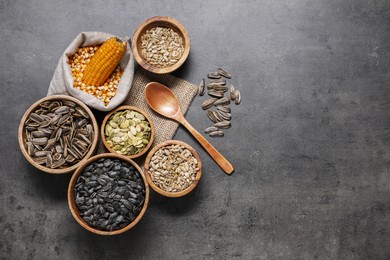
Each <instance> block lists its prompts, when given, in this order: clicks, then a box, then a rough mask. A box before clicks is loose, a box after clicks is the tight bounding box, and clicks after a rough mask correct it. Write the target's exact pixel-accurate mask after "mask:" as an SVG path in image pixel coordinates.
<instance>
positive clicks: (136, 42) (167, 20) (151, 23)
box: [132, 16, 191, 74]
mask: <svg viewBox="0 0 390 260" xmlns="http://www.w3.org/2000/svg"><path fill="white" fill-rule="evenodd" d="M157 26H159V27H168V28H171V29H172V30H174V31H175V32H176V33H177V34H179V36H180V37H181V38H183V45H184V52H183V55H182V56H181V58H180V59H179V60H178V62H176V63H175V64H173V65H172V66H169V67H164V68H158V67H155V66H153V65H151V64H149V63H148V62H147V61H146V60H145V59H144V57H143V56H142V51H141V37H142V35H144V34H145V32H146V31H147V30H150V29H151V28H153V27H157ZM190 45H191V44H190V37H189V36H188V32H187V30H186V29H185V28H184V26H183V25H182V24H181V23H180V22H179V21H177V20H175V19H173V18H171V17H168V16H155V17H152V18H149V19H147V20H146V21H144V22H143V23H142V24H141V25H140V26H138V28H137V30H136V31H135V32H134V35H133V40H132V49H133V54H134V57H135V60H136V61H137V62H138V63H139V65H141V66H142V67H143V68H144V69H146V70H148V71H150V72H153V73H156V74H166V73H171V72H173V71H175V70H176V69H178V68H179V67H180V66H181V65H182V64H183V63H184V62H185V60H186V59H187V57H188V54H189V53H190Z"/></svg>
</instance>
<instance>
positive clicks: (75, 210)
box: [68, 153, 149, 235]
mask: <svg viewBox="0 0 390 260" xmlns="http://www.w3.org/2000/svg"><path fill="white" fill-rule="evenodd" d="M101 158H111V159H120V160H122V161H125V162H128V163H130V164H131V165H133V166H134V167H135V168H136V169H137V171H138V172H139V173H140V175H141V177H142V180H143V182H144V185H145V201H144V205H143V206H142V209H141V211H140V213H139V214H138V216H137V217H136V218H135V219H134V221H133V222H131V223H130V224H129V225H127V226H126V227H123V228H121V229H117V230H114V231H104V230H100V229H97V228H94V227H91V226H90V225H88V223H87V222H85V220H84V219H83V218H82V217H81V216H80V211H79V208H78V207H77V204H76V199H75V194H74V188H75V185H76V182H77V179H78V178H79V176H80V174H81V173H83V171H84V168H85V167H87V166H88V165H90V164H91V163H93V162H94V161H97V160H99V159H101ZM68 205H69V209H70V212H71V213H72V215H73V217H74V218H75V219H76V221H77V222H78V223H79V224H80V225H81V226H82V227H83V228H85V229H86V230H88V231H90V232H92V233H95V234H98V235H117V234H120V233H123V232H125V231H128V230H130V229H131V228H133V227H134V226H135V225H137V223H138V222H139V221H140V220H141V218H142V217H143V215H144V214H145V212H146V209H147V208H148V205H149V185H148V182H147V181H146V179H145V175H144V173H143V172H142V170H141V168H140V167H139V166H138V164H136V163H135V162H134V161H133V160H131V159H129V158H127V157H126V156H123V155H120V154H113V153H103V154H99V155H95V156H93V157H91V158H90V159H88V160H87V161H85V162H84V163H83V164H82V165H80V167H79V168H78V169H77V170H76V172H75V173H74V174H73V176H72V178H71V180H70V182H69V186H68Z"/></svg>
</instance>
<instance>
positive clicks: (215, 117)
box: [199, 68, 241, 137]
mask: <svg viewBox="0 0 390 260" xmlns="http://www.w3.org/2000/svg"><path fill="white" fill-rule="evenodd" d="M207 77H208V78H209V79H210V80H209V82H208V83H207V84H206V83H205V81H204V80H202V82H201V84H203V85H202V86H200V87H202V90H203V89H205V88H206V87H207V90H208V91H207V93H208V95H209V96H212V97H213V98H209V99H207V100H205V101H204V102H203V103H202V109H204V110H207V112H206V114H207V117H208V118H209V119H210V120H211V121H212V122H213V123H215V124H214V126H211V127H208V128H206V129H205V133H206V134H209V136H210V137H223V136H224V132H223V131H221V130H220V129H227V128H230V127H231V122H230V120H231V119H232V114H231V108H230V107H229V104H230V102H231V101H234V103H235V104H236V105H239V104H240V103H241V93H240V91H238V90H236V89H235V87H234V86H233V85H231V86H230V87H228V86H226V84H227V80H228V79H231V77H232V76H231V74H230V73H229V72H227V71H226V70H225V69H223V68H218V69H217V71H212V72H210V73H208V74H207ZM221 77H224V78H221ZM204 86H206V87H204ZM199 91H201V88H199ZM199 93H200V92H199ZM225 93H226V96H225ZM212 106H215V107H216V110H208V109H209V108H211V107H212Z"/></svg>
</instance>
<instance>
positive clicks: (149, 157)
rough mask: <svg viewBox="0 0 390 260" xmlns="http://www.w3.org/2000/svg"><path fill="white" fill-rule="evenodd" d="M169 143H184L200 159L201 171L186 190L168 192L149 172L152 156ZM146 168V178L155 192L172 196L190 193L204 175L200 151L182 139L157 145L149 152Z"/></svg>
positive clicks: (176, 196)
mask: <svg viewBox="0 0 390 260" xmlns="http://www.w3.org/2000/svg"><path fill="white" fill-rule="evenodd" d="M168 145H182V146H184V147H185V148H187V149H188V150H189V151H190V152H191V153H192V155H193V156H194V157H195V158H196V160H198V167H199V171H198V172H197V173H196V176H195V180H194V181H193V182H192V183H191V185H190V186H188V187H187V188H186V189H185V190H182V191H180V192H168V191H165V190H163V189H161V188H159V187H158V186H157V185H156V184H155V183H154V182H153V181H152V178H151V177H150V174H149V163H150V160H151V158H152V157H153V155H154V154H155V153H156V152H157V151H158V150H159V149H160V148H162V147H165V146H168ZM144 169H145V176H146V180H147V181H148V183H149V185H150V187H152V189H153V190H154V191H155V192H157V193H159V194H161V195H163V196H165V197H171V198H178V197H183V196H185V195H187V194H189V193H190V192H191V191H192V190H193V189H194V188H195V187H196V185H197V184H198V182H199V181H200V178H201V177H202V161H201V159H200V157H199V155H198V153H197V152H196V151H195V149H194V148H192V147H191V146H190V145H189V144H187V143H185V142H182V141H178V140H168V141H165V142H162V143H160V144H159V145H157V146H155V147H154V148H153V149H152V150H150V152H149V153H148V155H147V157H146V160H145V165H144Z"/></svg>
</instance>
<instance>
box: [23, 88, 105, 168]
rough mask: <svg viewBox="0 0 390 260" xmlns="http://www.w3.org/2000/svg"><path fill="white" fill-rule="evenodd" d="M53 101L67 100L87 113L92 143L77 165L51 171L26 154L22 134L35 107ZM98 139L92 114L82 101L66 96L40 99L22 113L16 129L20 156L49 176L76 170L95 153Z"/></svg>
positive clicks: (97, 130) (95, 122)
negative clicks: (91, 132) (91, 130)
mask: <svg viewBox="0 0 390 260" xmlns="http://www.w3.org/2000/svg"><path fill="white" fill-rule="evenodd" d="M54 100H68V101H72V102H74V103H76V104H77V105H78V106H80V107H82V108H83V109H84V110H85V111H86V112H87V113H88V115H89V117H90V120H91V124H92V127H93V129H94V134H93V141H92V145H91V148H90V149H89V151H88V153H87V154H86V155H85V156H84V158H82V159H81V160H80V161H79V162H78V163H76V164H74V165H72V166H70V167H66V168H60V169H51V168H48V167H46V166H42V165H40V164H38V163H36V162H35V161H34V160H33V159H32V158H31V156H30V155H29V154H28V153H27V151H26V148H25V146H24V145H25V137H23V136H24V133H25V126H24V123H25V122H26V120H27V118H28V116H29V115H30V114H31V113H32V112H34V111H35V110H36V109H37V106H38V105H39V104H41V103H42V102H45V101H54ZM98 139H99V126H98V124H97V121H96V118H95V116H94V114H93V113H92V111H91V110H90V109H89V107H88V106H87V105H85V104H84V103H83V102H82V101H80V100H78V99H77V98H75V97H72V96H67V95H51V96H46V97H44V98H41V99H39V100H38V101H36V102H35V103H34V104H32V105H31V106H30V107H29V108H28V109H27V111H26V112H25V113H24V115H23V116H22V119H21V120H20V123H19V128H18V142H19V148H20V150H21V151H22V154H23V155H24V157H25V158H26V160H27V161H28V162H29V163H30V164H31V165H32V166H34V167H35V168H36V169H38V170H41V171H43V172H46V173H50V174H66V173H70V172H72V171H74V170H76V169H77V168H78V167H79V165H81V164H82V163H83V162H85V161H86V160H88V158H89V157H91V156H92V155H93V154H94V153H95V151H96V148H97V144H98Z"/></svg>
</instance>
